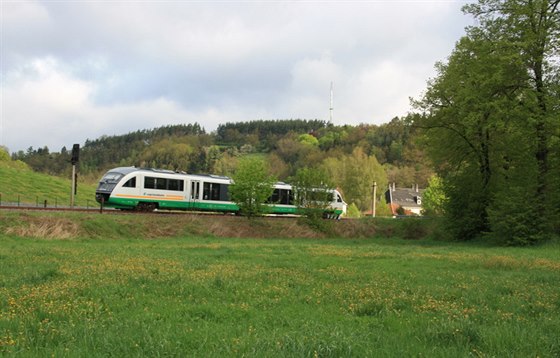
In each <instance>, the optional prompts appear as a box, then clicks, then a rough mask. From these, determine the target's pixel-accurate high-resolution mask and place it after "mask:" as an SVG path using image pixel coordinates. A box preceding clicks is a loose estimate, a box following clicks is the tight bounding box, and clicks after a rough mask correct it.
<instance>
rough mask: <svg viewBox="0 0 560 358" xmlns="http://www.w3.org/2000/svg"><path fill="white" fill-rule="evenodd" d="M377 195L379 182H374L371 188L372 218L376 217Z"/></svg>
mask: <svg viewBox="0 0 560 358" xmlns="http://www.w3.org/2000/svg"><path fill="white" fill-rule="evenodd" d="M376 195H377V182H376V181H374V182H373V185H372V187H371V217H373V218H374V217H375V197H376Z"/></svg>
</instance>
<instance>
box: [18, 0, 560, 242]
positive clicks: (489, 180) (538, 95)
mask: <svg viewBox="0 0 560 358" xmlns="http://www.w3.org/2000/svg"><path fill="white" fill-rule="evenodd" d="M559 3H560V0H480V1H478V2H477V3H473V4H469V5H466V6H465V7H464V8H463V11H464V12H465V13H466V14H467V15H470V16H472V17H473V18H474V19H475V20H476V21H475V22H474V25H472V26H470V27H468V28H467V29H466V31H465V35H464V36H463V37H462V38H460V39H458V41H457V42H456V45H455V48H454V49H453V51H452V53H451V54H450V55H449V57H448V58H447V59H446V60H445V61H441V62H439V63H437V64H436V70H437V74H436V76H435V77H434V78H432V79H429V80H428V83H427V88H426V91H425V93H424V94H423V95H422V97H421V98H416V99H414V100H413V101H412V105H413V110H414V112H413V113H411V114H409V115H407V116H406V117H403V118H398V117H396V118H394V119H392V120H391V121H390V122H388V123H385V124H381V125H373V124H367V123H364V124H360V125H356V126H352V125H332V124H329V123H327V122H325V121H321V120H305V119H289V120H254V121H247V122H242V123H225V124H223V125H220V126H219V127H218V129H217V130H216V131H215V132H211V133H208V132H206V130H205V129H204V128H203V127H202V126H201V125H200V124H185V125H175V126H165V127H161V128H156V129H151V130H141V131H137V132H134V133H129V134H127V135H123V136H106V137H102V138H98V139H95V140H88V141H86V143H85V144H84V145H83V146H82V151H81V155H80V173H81V174H80V175H81V176H82V177H83V178H85V179H86V180H87V179H89V180H92V181H93V180H95V178H98V177H99V176H100V175H101V173H102V172H103V171H105V170H106V169H109V168H111V167H115V166H131V165H135V166H140V167H159V168H166V169H173V170H184V171H187V172H193V173H214V174H222V175H232V174H233V173H234V172H235V170H236V167H237V163H238V162H239V159H240V158H242V157H244V156H255V157H259V158H261V159H263V160H265V161H266V162H267V163H268V164H269V170H270V174H272V175H274V176H275V178H277V179H278V180H289V179H290V178H292V177H293V176H294V175H295V173H296V172H297V170H298V169H301V168H318V169H321V170H322V171H324V172H325V173H328V176H329V178H330V179H331V180H332V181H333V182H334V183H335V184H336V185H337V186H338V188H339V189H341V191H342V192H343V193H344V196H345V199H346V200H347V201H348V203H351V204H353V207H354V208H355V209H356V210H357V211H361V212H364V211H367V210H368V208H369V203H370V200H371V199H370V198H371V188H372V183H373V182H374V181H375V182H377V184H378V187H379V188H387V187H388V185H389V183H393V182H394V183H396V185H397V186H398V187H411V186H413V185H415V184H418V185H419V186H420V187H421V188H426V187H427V188H428V189H427V191H426V193H425V196H424V198H423V205H424V207H425V210H426V214H429V215H439V216H443V217H444V218H445V221H446V223H447V226H446V227H447V230H448V232H449V233H450V234H451V235H452V236H453V237H455V238H456V239H459V240H470V239H478V238H483V239H493V240H499V241H501V242H503V243H505V244H511V245H529V244H535V243H538V242H542V241H545V240H548V239H550V238H553V237H558V236H559V233H560V14H559V13H560V10H559ZM70 155H71V153H70V152H69V151H68V149H67V148H62V149H61V150H60V152H51V151H50V150H49V148H46V147H44V148H39V149H34V148H29V149H28V150H27V152H23V151H20V152H18V153H13V154H12V159H14V160H21V161H23V162H25V163H27V164H28V165H29V166H31V167H32V168H33V169H34V170H37V171H42V172H46V173H49V174H52V175H60V176H62V175H69V171H70V166H69V164H68V162H69V160H70ZM383 192H384V190H379V191H378V200H380V201H382V197H383ZM382 208H383V207H382Z"/></svg>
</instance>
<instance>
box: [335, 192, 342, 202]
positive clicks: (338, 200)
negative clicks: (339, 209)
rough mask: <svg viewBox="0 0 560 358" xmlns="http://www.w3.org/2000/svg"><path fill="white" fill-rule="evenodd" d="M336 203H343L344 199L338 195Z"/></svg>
mask: <svg viewBox="0 0 560 358" xmlns="http://www.w3.org/2000/svg"><path fill="white" fill-rule="evenodd" d="M336 201H337V202H339V203H342V197H341V196H340V195H339V194H336Z"/></svg>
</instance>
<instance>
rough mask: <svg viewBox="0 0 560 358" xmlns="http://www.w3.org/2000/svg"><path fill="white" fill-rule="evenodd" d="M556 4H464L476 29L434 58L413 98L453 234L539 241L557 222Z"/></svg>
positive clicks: (509, 0) (559, 28)
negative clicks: (445, 57) (429, 75)
mask: <svg viewBox="0 0 560 358" xmlns="http://www.w3.org/2000/svg"><path fill="white" fill-rule="evenodd" d="M558 6H559V2H558V1H557V0H555V1H550V2H549V1H539V2H534V3H533V2H525V1H519V0H485V1H479V2H478V3H477V4H471V5H468V6H466V7H465V11H466V12H467V13H470V14H472V15H473V16H474V17H475V18H476V19H477V21H478V25H477V26H472V27H470V28H468V30H467V35H466V36H465V37H463V38H462V39H461V40H460V41H459V42H458V43H457V45H456V47H455V50H454V51H453V53H452V54H451V56H450V57H449V61H448V62H447V63H440V64H438V72H439V73H438V76H437V77H436V78H435V79H433V80H432V81H431V82H430V84H429V88H428V91H427V93H426V95H425V97H424V99H423V100H422V102H420V103H419V107H420V108H422V109H424V110H425V113H426V116H425V117H421V118H418V119H417V120H416V122H417V123H418V125H419V126H422V127H424V128H426V129H427V130H428V132H427V139H428V143H429V150H430V154H431V157H432V159H433V161H434V163H435V164H436V168H437V171H438V175H439V176H440V177H441V178H442V179H443V181H444V182H445V186H444V190H445V195H446V197H447V198H448V202H447V204H446V210H445V212H446V216H447V217H448V218H449V222H450V228H453V231H454V233H455V236H456V237H457V238H459V239H471V238H475V237H480V236H481V235H486V234H491V233H494V234H493V235H487V236H490V237H495V236H499V237H511V238H513V237H517V239H515V240H514V241H516V242H519V243H529V242H537V241H539V240H538V239H537V238H539V239H541V238H544V237H550V236H551V235H552V234H553V230H554V229H553V225H551V223H552V222H557V221H559V220H560V216H558V211H557V210H555V209H554V207H555V206H556V205H557V204H552V203H551V202H549V199H548V198H550V197H558V194H557V193H558V191H560V187H558V186H554V185H552V180H553V179H552V178H553V175H551V173H552V172H555V171H556V170H557V168H556V167H555V166H556V165H557V164H556V163H557V161H556V159H555V158H557V157H558V155H559V153H557V152H554V151H552V150H551V148H552V147H551V143H553V141H552V133H557V132H558V130H559V128H560V122H559V121H558V120H557V118H558V114H559V113H558V108H560V97H558V96H554V93H555V91H554V90H553V89H554V88H557V87H558V85H559V83H560V78H559V77H558V76H557V71H558V67H557V65H558V64H557V58H558V49H559V47H558V43H559V42H560V25H559V24H560V14H559V11H558ZM553 118H556V119H555V120H554V119H553ZM512 202H515V203H516V204H515V205H512V204H511V203H512ZM531 202H532V205H531V204H530V203H531ZM535 212H536V215H535ZM514 222H515V223H516V224H515V225H514V224H513V223H514ZM519 235H523V236H524V238H522V237H520V236H519Z"/></svg>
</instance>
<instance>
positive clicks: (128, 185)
mask: <svg viewBox="0 0 560 358" xmlns="http://www.w3.org/2000/svg"><path fill="white" fill-rule="evenodd" d="M123 188H136V177H133V178H130V179H128V180H127V181H126V183H124V184H123Z"/></svg>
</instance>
